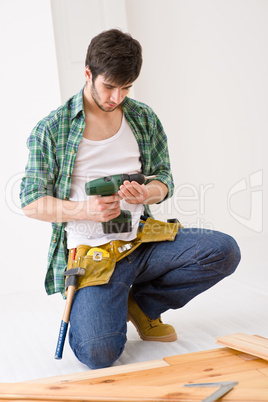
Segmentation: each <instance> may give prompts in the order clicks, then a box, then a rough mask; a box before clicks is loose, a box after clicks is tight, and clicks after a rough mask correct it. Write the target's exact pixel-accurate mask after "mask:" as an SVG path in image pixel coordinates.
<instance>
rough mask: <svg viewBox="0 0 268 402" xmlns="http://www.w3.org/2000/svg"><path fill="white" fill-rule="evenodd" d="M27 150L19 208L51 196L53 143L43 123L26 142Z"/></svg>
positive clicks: (53, 166)
mask: <svg viewBox="0 0 268 402" xmlns="http://www.w3.org/2000/svg"><path fill="white" fill-rule="evenodd" d="M27 147H28V149H29V156H28V162H27V165H26V168H25V174H24V177H23V178H22V181H21V187H20V201H21V207H22V208H23V207H25V206H26V205H28V204H30V203H31V202H33V201H35V200H37V199H39V198H41V197H44V196H47V195H51V196H53V187H54V182H55V181H54V177H55V173H56V170H57V169H56V166H55V159H54V157H53V141H52V140H51V136H50V135H49V129H48V128H47V127H46V125H45V123H44V122H43V123H39V124H38V125H37V126H36V127H35V128H34V129H33V131H32V133H31V135H30V137H29V138H28V140H27Z"/></svg>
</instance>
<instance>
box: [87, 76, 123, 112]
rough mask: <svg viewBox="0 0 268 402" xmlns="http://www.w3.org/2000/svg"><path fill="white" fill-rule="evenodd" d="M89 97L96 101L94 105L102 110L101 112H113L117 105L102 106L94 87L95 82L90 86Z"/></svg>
mask: <svg viewBox="0 0 268 402" xmlns="http://www.w3.org/2000/svg"><path fill="white" fill-rule="evenodd" d="M91 97H92V99H93V100H94V102H95V103H96V105H97V106H98V107H99V108H100V109H101V110H102V111H103V112H108V113H109V112H113V111H114V110H115V109H116V108H117V107H118V106H119V105H116V106H115V107H114V108H105V107H104V106H102V105H101V104H100V102H99V99H100V96H99V94H98V91H97V90H96V88H95V84H94V83H92V87H91Z"/></svg>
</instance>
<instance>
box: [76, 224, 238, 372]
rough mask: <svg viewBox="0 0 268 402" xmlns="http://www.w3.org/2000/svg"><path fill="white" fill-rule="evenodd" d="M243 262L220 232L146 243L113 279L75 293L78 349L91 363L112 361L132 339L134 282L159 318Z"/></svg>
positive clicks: (146, 307) (137, 294) (139, 297)
mask: <svg viewBox="0 0 268 402" xmlns="http://www.w3.org/2000/svg"><path fill="white" fill-rule="evenodd" d="M239 261H240V251H239V248H238V245H237V243H236V242H235V240H234V239H233V238H232V237H230V236H228V235H226V234H224V233H220V232H217V231H211V230H203V229H180V230H179V232H178V234H177V236H176V239H175V241H173V242H169V241H165V242H159V243H144V244H142V245H141V246H139V247H138V248H137V249H136V250H135V251H133V253H132V254H130V255H129V256H128V257H125V258H124V259H123V260H121V261H119V262H118V263H117V265H116V268H115V271H114V273H113V275H112V277H111V279H110V282H109V283H108V284H105V285H100V286H90V287H86V288H83V289H80V290H78V291H77V292H76V293H75V297H74V301H73V306H72V310H71V316H70V330H69V342H70V345H71V348H72V350H73V351H74V353H75V355H76V357H77V358H78V359H79V360H80V361H81V362H82V363H84V364H86V365H87V366H88V367H90V368H94V369H96V368H103V367H108V366H110V365H111V364H112V363H114V362H115V361H116V360H117V359H118V358H119V356H120V355H121V353H122V352H123V350H124V345H125V343H126V339H127V338H126V332H127V301H128V294H129V290H130V287H132V294H133V298H134V299H135V301H136V302H137V304H138V305H139V306H140V308H141V309H142V311H143V312H144V313H145V314H146V315H147V316H148V317H150V318H152V319H155V318H158V317H159V315H160V314H162V313H163V312H165V311H167V310H168V309H178V308H181V307H183V306H184V305H185V304H186V303H188V302H189V301H190V300H191V299H193V298H194V297H195V296H197V295H198V294H200V293H202V292H204V291H205V290H207V289H209V288H210V287H211V286H213V285H215V284H216V283H217V282H219V281H220V280H221V279H223V278H224V277H226V276H228V275H230V274H232V273H233V272H234V271H235V269H236V267H237V265H238V263H239Z"/></svg>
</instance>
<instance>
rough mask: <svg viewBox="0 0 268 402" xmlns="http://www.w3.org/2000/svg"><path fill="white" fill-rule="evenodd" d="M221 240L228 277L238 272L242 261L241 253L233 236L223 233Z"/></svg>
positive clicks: (225, 270) (225, 272)
mask: <svg viewBox="0 0 268 402" xmlns="http://www.w3.org/2000/svg"><path fill="white" fill-rule="evenodd" d="M220 238H221V239H220V240H221V252H222V253H223V260H224V274H225V275H226V276H228V275H231V274H232V273H234V271H235V270H236V268H237V266H238V264H239V262H240V259H241V253H240V249H239V246H238V244H237V242H236V241H235V239H234V238H233V237H232V236H230V235H227V234H223V233H221V236H220Z"/></svg>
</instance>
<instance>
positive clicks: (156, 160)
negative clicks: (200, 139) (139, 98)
mask: <svg viewBox="0 0 268 402" xmlns="http://www.w3.org/2000/svg"><path fill="white" fill-rule="evenodd" d="M150 148H151V172H152V174H156V175H157V180H159V181H161V182H162V183H164V184H165V185H166V186H167V188H168V193H167V195H166V197H165V200H166V199H167V198H169V197H171V196H172V195H173V192H174V182H173V176H172V172H171V167H170V158H169V151H168V140H167V136H166V134H165V132H164V129H163V126H162V123H161V122H160V120H159V119H158V117H157V116H156V115H155V121H154V130H153V135H152V137H151V147H150ZM162 201H164V200H162ZM162 201H160V202H162Z"/></svg>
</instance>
